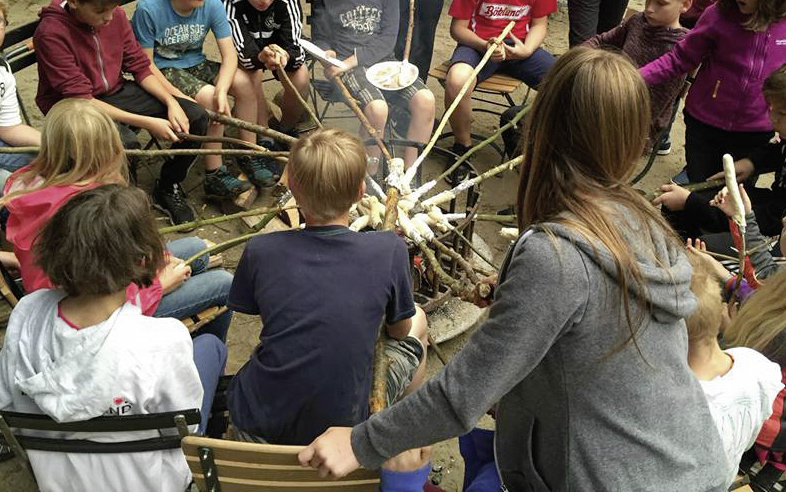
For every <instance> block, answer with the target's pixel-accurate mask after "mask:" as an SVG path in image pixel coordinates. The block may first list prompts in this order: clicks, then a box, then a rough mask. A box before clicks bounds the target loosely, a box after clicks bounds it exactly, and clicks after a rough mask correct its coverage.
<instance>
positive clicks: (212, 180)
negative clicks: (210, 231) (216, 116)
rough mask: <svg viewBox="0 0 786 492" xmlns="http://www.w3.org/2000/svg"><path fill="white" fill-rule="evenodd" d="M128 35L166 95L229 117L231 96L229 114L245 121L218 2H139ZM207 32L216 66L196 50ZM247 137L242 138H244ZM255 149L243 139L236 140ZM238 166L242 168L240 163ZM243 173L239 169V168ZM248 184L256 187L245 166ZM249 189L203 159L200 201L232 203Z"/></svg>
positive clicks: (212, 133) (217, 162) (217, 130)
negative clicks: (227, 200) (216, 54)
mask: <svg viewBox="0 0 786 492" xmlns="http://www.w3.org/2000/svg"><path fill="white" fill-rule="evenodd" d="M132 24H133V27H134V35H135V36H136V39H137V41H139V44H140V46H142V50H144V52H145V54H146V55H147V56H148V58H150V61H151V62H152V63H155V65H156V67H158V68H159V69H160V70H161V73H162V74H163V76H164V78H162V79H161V83H162V85H163V86H164V88H165V89H166V90H167V91H169V92H170V93H171V94H173V95H175V96H177V97H180V98H183V99H186V98H188V99H192V100H196V102H198V103H199V104H200V105H201V106H202V107H203V108H207V109H210V110H213V111H216V112H218V113H222V114H224V115H227V116H230V115H231V108H230V106H229V98H228V94H229V93H230V92H231V93H232V95H234V96H235V103H236V104H235V108H236V111H237V116H238V118H240V119H245V120H247V119H248V117H249V113H248V106H249V104H253V100H252V99H250V98H248V97H246V98H244V97H243V96H244V95H245V94H246V92H245V91H243V90H240V89H241V88H245V87H244V85H245V86H248V85H249V84H251V81H250V80H249V79H248V78H247V77H244V76H243V74H242V73H241V74H238V73H236V69H237V56H236V55H235V50H234V49H233V47H232V39H231V38H230V34H231V33H230V31H229V22H228V21H227V18H226V15H225V14H224V9H223V8H222V6H221V0H142V1H140V2H139V3H138V4H137V7H136V11H135V12H134V17H133V19H132ZM209 31H212V32H213V35H214V36H215V38H216V42H217V43H218V49H219V51H220V53H221V63H218V62H214V61H212V60H208V59H207V58H206V57H205V55H204V53H202V45H203V44H204V43H205V38H206V37H207V34H208V32H209ZM246 133H248V132H246ZM223 134H224V126H223V125H217V124H213V125H210V126H209V127H208V129H207V136H209V137H220V136H222V135H223ZM243 137H245V138H244V139H245V140H247V141H249V142H251V143H255V142H256V140H255V139H254V138H253V134H252V138H251V139H249V138H248V135H247V134H243V135H241V138H243ZM205 147H206V148H221V144H216V143H210V144H205ZM239 162H246V161H245V160H243V159H241V160H240V161H239ZM241 167H244V166H241ZM245 167H246V168H244V169H243V170H244V171H245V172H246V173H248V176H249V179H251V180H252V182H254V184H258V185H260V186H261V185H262V183H261V182H259V180H257V179H256V176H254V174H253V173H252V172H251V171H250V169H249V168H247V166H245ZM250 187H251V185H250V184H249V183H247V182H244V181H240V180H239V179H237V178H236V177H234V176H232V175H231V174H229V172H228V171H227V168H226V166H223V165H222V164H221V156H219V155H208V156H205V195H208V196H212V197H216V198H234V197H237V196H238V195H239V194H241V193H243V192H244V191H246V190H248V189H249V188H250Z"/></svg>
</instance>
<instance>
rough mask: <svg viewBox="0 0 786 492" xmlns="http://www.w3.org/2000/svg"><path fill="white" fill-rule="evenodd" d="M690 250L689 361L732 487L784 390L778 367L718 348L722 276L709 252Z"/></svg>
mask: <svg viewBox="0 0 786 492" xmlns="http://www.w3.org/2000/svg"><path fill="white" fill-rule="evenodd" d="M691 251H692V253H690V254H688V259H689V260H690V262H691V264H692V265H693V279H692V280H691V291H693V294H694V295H695V296H696V301H697V306H696V311H694V312H693V314H692V315H691V316H690V317H688V318H687V319H686V320H685V324H686V325H687V328H688V365H690V368H691V369H692V370H693V372H694V374H696V378H698V380H699V382H700V383H701V386H702V388H703V389H704V394H705V395H706V396H707V401H708V403H709V405H710V413H712V418H713V420H714V421H715V425H716V426H717V427H718V432H719V433H720V436H721V440H722V441H723V449H724V451H725V453H726V458H727V460H728V475H727V480H726V482H727V483H726V484H727V485H731V483H732V482H733V481H734V477H735V476H736V475H737V470H738V468H739V464H740V459H741V458H742V454H743V453H744V452H745V451H746V450H748V449H749V448H750V447H751V446H753V443H754V442H755V441H756V436H758V435H759V430H760V429H761V426H762V425H763V424H764V421H765V420H767V419H768V418H769V416H770V415H771V414H772V404H773V402H774V401H775V397H776V396H777V395H778V392H779V391H780V390H781V389H782V388H783V384H782V383H781V369H780V366H778V364H776V363H774V362H771V361H770V360H769V359H767V358H766V357H764V356H763V355H762V354H760V353H759V352H757V351H755V350H752V349H749V348H746V347H735V348H730V349H727V350H721V348H720V345H719V344H718V334H719V333H720V332H721V326H722V325H723V324H724V316H723V313H724V306H723V303H722V301H721V291H720V286H719V283H718V280H720V279H718V278H716V277H717V274H715V273H714V272H715V270H714V268H713V267H712V264H711V258H710V257H709V256H707V255H703V254H701V253H697V252H695V250H694V249H692V248H691ZM724 280H725V279H724ZM726 321H727V320H726Z"/></svg>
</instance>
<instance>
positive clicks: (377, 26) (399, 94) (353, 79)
mask: <svg viewBox="0 0 786 492" xmlns="http://www.w3.org/2000/svg"><path fill="white" fill-rule="evenodd" d="M311 12H312V17H313V29H312V35H313V38H314V43H315V44H316V45H317V46H319V47H320V48H322V49H324V50H327V52H328V54H329V55H330V56H333V57H338V58H339V59H341V60H343V61H344V63H345V64H346V65H347V66H348V67H349V70H346V73H344V72H345V71H344V70H343V69H340V68H337V67H334V66H332V65H327V66H326V67H325V75H326V76H327V77H328V78H330V79H332V78H333V77H336V76H339V75H343V79H344V83H345V84H346V86H347V89H348V90H349V92H350V94H351V95H352V97H353V98H354V99H355V100H357V101H358V103H359V104H360V107H361V108H362V109H363V111H364V112H365V114H366V117H367V118H368V119H369V121H370V122H371V125H372V126H373V127H374V128H375V129H376V130H377V131H378V132H379V133H380V134H383V133H384V129H385V122H386V121H387V118H388V105H387V103H386V102H385V101H387V102H389V103H390V104H392V105H394V106H397V107H400V108H404V107H407V108H409V111H410V113H411V116H412V118H411V120H410V123H409V128H408V129H407V135H406V139H407V140H413V141H415V142H421V143H425V142H427V141H428V140H429V138H430V137H431V132H432V130H433V126H434V95H433V94H432V93H431V91H430V90H428V88H427V87H426V84H424V83H423V81H422V80H420V79H418V80H416V81H415V82H414V83H413V84H412V85H410V86H409V87H407V88H405V89H401V90H398V91H384V92H383V91H381V90H379V89H377V88H376V87H374V86H373V85H371V82H369V81H368V79H367V78H366V69H367V68H368V67H370V66H371V65H374V64H375V63H378V62H381V61H385V60H391V59H393V49H394V48H395V45H396V36H397V35H398V22H399V5H398V2H396V1H393V0H362V1H361V0H344V1H331V0H327V1H326V0H314V2H313V3H312V5H311ZM361 135H363V138H368V137H369V136H368V134H367V133H366V132H365V130H364V129H362V128H361ZM367 152H368V153H369V155H372V156H379V149H377V148H376V146H372V147H369V148H367ZM416 156H417V149H416V148H414V147H408V148H407V149H406V150H405V152H404V162H405V166H406V167H409V166H410V165H412V163H413V162H414V160H415V157H416ZM377 171H378V169H373V168H370V169H369V172H370V173H371V174H376V173H377Z"/></svg>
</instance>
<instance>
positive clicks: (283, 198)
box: [251, 190, 292, 231]
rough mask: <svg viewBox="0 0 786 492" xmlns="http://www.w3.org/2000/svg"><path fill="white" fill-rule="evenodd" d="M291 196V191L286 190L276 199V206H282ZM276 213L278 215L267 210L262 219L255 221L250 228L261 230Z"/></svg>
mask: <svg viewBox="0 0 786 492" xmlns="http://www.w3.org/2000/svg"><path fill="white" fill-rule="evenodd" d="M291 198H292V191H291V190H287V192H286V193H284V194H283V195H281V197H280V198H279V199H278V200H276V206H277V207H283V206H284V205H286V203H287V202H288V201H289V200H290V199H291ZM276 215H278V213H276V212H268V213H267V215H265V216H264V217H262V220H260V221H259V222H257V223H256V224H254V225H253V226H252V227H251V230H252V231H261V230H262V229H263V228H264V227H265V226H266V225H267V224H268V223H269V222H270V221H271V220H273V217H275V216H276Z"/></svg>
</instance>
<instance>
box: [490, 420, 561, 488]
mask: <svg viewBox="0 0 786 492" xmlns="http://www.w3.org/2000/svg"><path fill="white" fill-rule="evenodd" d="M517 419H518V422H516V423H515V424H514V426H515V428H516V429H515V432H510V431H513V429H504V426H503V429H500V428H499V425H498V427H497V432H498V434H497V436H496V439H497V446H496V451H497V453H498V459H497V463H498V467H499V472H500V476H501V477H502V483H503V484H505V487H507V489H508V490H509V491H510V492H550V491H551V489H550V488H549V487H548V485H546V482H545V481H544V480H543V478H542V477H541V475H540V473H539V472H538V470H537V468H536V467H535V462H534V460H533V456H534V455H535V453H536V452H537V450H536V449H535V446H534V437H533V436H534V435H535V432H537V426H538V422H537V419H536V418H535V416H534V415H532V414H530V413H527V412H522V413H521V414H520V415H517ZM500 430H501V431H502V432H500ZM511 434H513V435H511ZM516 434H518V436H516ZM502 436H507V437H502ZM514 440H515V441H517V442H513V441H514ZM506 441H507V442H506ZM513 446H515V448H518V450H517V456H511V455H510V453H511V452H512V451H513V449H515V448H514V447H513ZM500 452H501V453H502V454H507V455H508V456H506V457H505V458H503V460H499V454H500Z"/></svg>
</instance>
